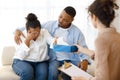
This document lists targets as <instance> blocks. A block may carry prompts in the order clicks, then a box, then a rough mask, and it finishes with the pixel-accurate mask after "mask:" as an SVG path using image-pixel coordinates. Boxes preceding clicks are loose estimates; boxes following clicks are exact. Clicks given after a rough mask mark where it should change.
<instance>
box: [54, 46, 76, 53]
mask: <svg viewBox="0 0 120 80" xmlns="http://www.w3.org/2000/svg"><path fill="white" fill-rule="evenodd" d="M53 51H55V52H77V51H78V48H77V46H68V45H53Z"/></svg>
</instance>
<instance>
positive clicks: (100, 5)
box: [88, 0, 119, 27]
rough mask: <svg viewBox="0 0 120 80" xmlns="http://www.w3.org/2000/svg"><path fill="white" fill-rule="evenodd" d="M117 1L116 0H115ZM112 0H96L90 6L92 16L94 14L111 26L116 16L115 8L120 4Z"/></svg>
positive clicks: (89, 10)
mask: <svg viewBox="0 0 120 80" xmlns="http://www.w3.org/2000/svg"><path fill="white" fill-rule="evenodd" d="M114 1H115V0H114ZM114 1H112V0H95V1H94V2H93V3H92V4H91V5H90V6H89V8H88V12H90V13H91V16H92V15H93V14H94V15H95V16H97V17H98V19H99V20H100V21H101V22H102V23H103V24H104V25H105V26H107V27H110V24H111V22H112V21H113V19H114V18H115V10H114V9H118V8H119V6H118V5H117V4H115V3H114Z"/></svg>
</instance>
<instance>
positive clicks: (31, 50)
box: [12, 13, 53, 80]
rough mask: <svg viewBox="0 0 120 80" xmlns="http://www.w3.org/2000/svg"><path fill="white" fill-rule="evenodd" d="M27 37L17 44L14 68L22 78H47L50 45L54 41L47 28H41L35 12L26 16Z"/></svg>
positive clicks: (26, 79) (24, 79)
mask: <svg viewBox="0 0 120 80" xmlns="http://www.w3.org/2000/svg"><path fill="white" fill-rule="evenodd" d="M26 19H27V22H26V31H27V34H26V36H25V37H23V36H21V39H22V43H21V44H20V45H18V46H17V48H16V53H15V56H14V60H13V65H12V68H13V70H14V72H15V73H16V74H18V75H19V76H20V80H33V79H35V80H47V74H48V73H47V71H48V70H47V69H48V63H47V61H48V59H49V57H48V46H47V43H48V44H50V43H51V42H52V41H53V38H52V37H51V36H50V34H49V33H48V31H47V30H45V29H41V24H40V22H39V20H37V17H36V15H35V14H33V13H30V14H28V16H27V17H26Z"/></svg>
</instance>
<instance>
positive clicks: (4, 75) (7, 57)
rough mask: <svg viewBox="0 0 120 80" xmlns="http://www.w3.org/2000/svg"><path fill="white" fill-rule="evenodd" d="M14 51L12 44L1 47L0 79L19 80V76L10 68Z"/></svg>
mask: <svg viewBox="0 0 120 80" xmlns="http://www.w3.org/2000/svg"><path fill="white" fill-rule="evenodd" d="M14 53H15V47H14V46H6V47H4V48H3V51H2V55H1V61H2V66H1V67H0V80H20V77H19V76H18V75H16V74H15V73H14V71H13V70H12V60H13V59H12V58H13V55H14Z"/></svg>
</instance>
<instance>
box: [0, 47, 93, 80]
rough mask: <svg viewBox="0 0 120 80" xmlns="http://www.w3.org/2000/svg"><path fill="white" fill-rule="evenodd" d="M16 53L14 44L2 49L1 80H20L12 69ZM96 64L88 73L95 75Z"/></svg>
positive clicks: (91, 66)
mask: <svg viewBox="0 0 120 80" xmlns="http://www.w3.org/2000/svg"><path fill="white" fill-rule="evenodd" d="M14 53H15V47H14V46H5V47H4V48H3V49H2V54H1V63H2V66H1V67H0V80H20V77H19V76H18V75H16V74H15V73H14V72H13V70H12V66H11V64H12V58H13V55H14ZM94 69H95V64H92V65H90V66H88V71H87V72H88V73H90V74H92V75H93V76H94ZM60 80H61V79H60Z"/></svg>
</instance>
